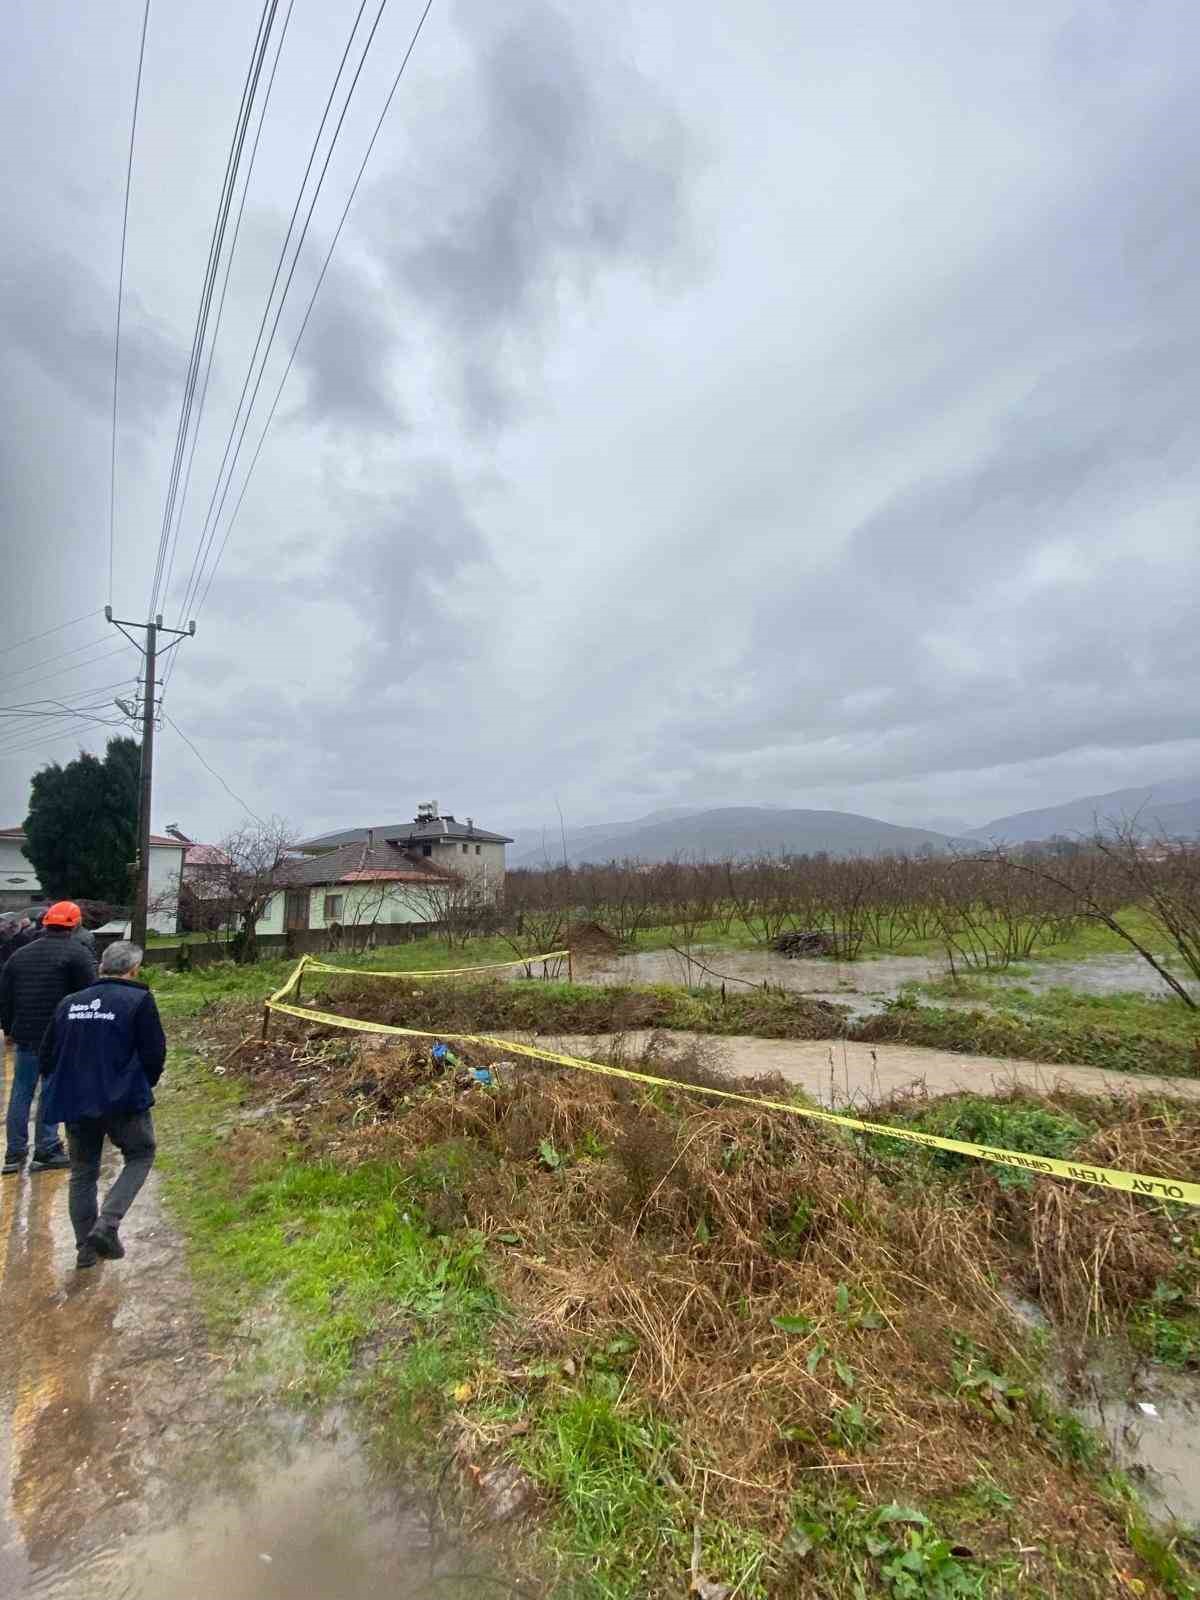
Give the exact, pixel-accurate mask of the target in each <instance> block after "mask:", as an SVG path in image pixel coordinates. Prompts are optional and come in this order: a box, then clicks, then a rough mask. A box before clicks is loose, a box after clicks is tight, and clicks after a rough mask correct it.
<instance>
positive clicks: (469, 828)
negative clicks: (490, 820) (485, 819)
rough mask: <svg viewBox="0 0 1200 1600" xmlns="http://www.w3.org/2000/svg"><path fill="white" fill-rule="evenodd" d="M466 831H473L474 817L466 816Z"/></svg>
mask: <svg viewBox="0 0 1200 1600" xmlns="http://www.w3.org/2000/svg"><path fill="white" fill-rule="evenodd" d="M467 832H468V833H474V832H475V818H474V817H468V818H467Z"/></svg>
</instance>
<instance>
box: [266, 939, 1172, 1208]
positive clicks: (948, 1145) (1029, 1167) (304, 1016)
mask: <svg viewBox="0 0 1200 1600" xmlns="http://www.w3.org/2000/svg"><path fill="white" fill-rule="evenodd" d="M306 966H312V967H318V966H320V963H319V962H315V961H313V962H310V961H309V959H308V957H307V956H305V957H303V958H302V959H301V961H300V962H299V963H298V965H297V967H296V970H295V971H294V972H293V973H292V975H291V977H290V978H289V979H288V980H287V982H286V983H285V984H284V985H283V987H282V988H281V989H278V990H276V992H275V993H274V994H273V995H272V996H271V998H270V999H269V1000H268V1001H267V1009H268V1011H279V1012H282V1013H283V1014H284V1015H286V1016H289V1017H299V1018H300V1019H301V1021H303V1022H323V1023H325V1024H327V1025H328V1026H329V1027H332V1028H348V1029H351V1030H354V1031H357V1032H359V1033H384V1034H389V1035H391V1034H395V1035H399V1036H400V1037H402V1038H408V1039H449V1040H452V1041H453V1042H454V1043H455V1044H479V1045H486V1046H487V1048H488V1049H489V1050H499V1051H504V1052H506V1053H508V1054H510V1055H521V1056H528V1057H529V1058H530V1059H532V1060H534V1061H552V1062H554V1063H555V1065H557V1066H561V1067H575V1068H577V1069H578V1070H580V1071H582V1072H597V1073H600V1074H602V1075H603V1076H604V1077H607V1078H627V1079H629V1080H630V1081H631V1082H633V1083H645V1084H651V1085H654V1086H656V1087H658V1088H662V1089H683V1090H685V1091H686V1092H688V1093H690V1094H702V1095H713V1096H715V1097H716V1098H718V1099H720V1100H733V1101H735V1102H736V1103H737V1104H739V1105H746V1106H762V1107H763V1108H764V1109H766V1110H767V1111H784V1112H787V1113H788V1115H789V1116H793V1117H807V1118H808V1119H809V1120H810V1121H812V1122H825V1123H829V1124H831V1125H832V1126H833V1127H835V1128H849V1129H851V1130H852V1131H853V1132H855V1133H877V1134H883V1135H884V1136H886V1137H887V1138H889V1139H904V1140H907V1142H908V1143H909V1144H921V1145H925V1146H926V1147H927V1148H929V1149H933V1150H950V1151H953V1153H954V1154H955V1155H960V1156H972V1157H973V1158H974V1159H975V1160H976V1161H991V1162H995V1163H996V1164H997V1165H1000V1166H1005V1167H1019V1168H1020V1169H1021V1170H1022V1171H1024V1172H1032V1173H1036V1174H1038V1175H1039V1176H1043V1177H1055V1178H1069V1179H1070V1180H1071V1181H1072V1182H1073V1183H1085V1184H1090V1185H1091V1186H1092V1187H1094V1188H1099V1189H1123V1190H1125V1191H1126V1193H1128V1194H1141V1195H1147V1196H1148V1197H1150V1198H1151V1199H1155V1200H1176V1201H1183V1202H1184V1203H1185V1204H1186V1205H1193V1206H1200V1183H1186V1182H1184V1181H1183V1179H1174V1178H1151V1177H1147V1176H1145V1175H1144V1174H1142V1173H1139V1172H1122V1171H1119V1170H1117V1169H1115V1168H1113V1167H1091V1166H1088V1167H1085V1166H1081V1165H1077V1164H1076V1163H1074V1162H1071V1161H1060V1160H1058V1159H1057V1158H1056V1157H1053V1156H1031V1155H1025V1154H1024V1153H1023V1152H1022V1151H1019V1150H1001V1149H997V1148H996V1147H994V1146H992V1145H986V1144H972V1143H969V1142H968V1141H967V1140H965V1139H944V1138H942V1136H941V1135H940V1134H933V1133H917V1132H915V1131H914V1130H913V1129H912V1128H896V1127H891V1126H889V1125H888V1124H886V1123H882V1122H863V1121H861V1120H860V1119H859V1118H858V1117H845V1116H842V1115H840V1114H839V1113H838V1112H836V1111H817V1110H815V1109H814V1108H813V1107H812V1106H798V1105H791V1104H789V1103H788V1102H786V1101H783V1100H767V1099H764V1098H763V1097H762V1096H760V1095H750V1094H735V1093H734V1092H733V1091H732V1090H729V1089H711V1088H708V1087H707V1086H705V1085H701V1084H692V1083H679V1082H677V1081H676V1080H675V1079H674V1078H658V1077H655V1076H654V1074H653V1073H650V1072H631V1071H630V1070H629V1069H628V1068H627V1067H612V1066H606V1065H605V1064H604V1063H602V1062H599V1061H585V1060H583V1059H582V1058H581V1057H579V1056H568V1055H563V1054H561V1053H560V1052H559V1051H556V1050H542V1049H540V1048H539V1047H538V1046H537V1045H531V1044H518V1043H517V1042H516V1041H515V1040H513V1039H502V1038H499V1037H497V1036H496V1035H495V1034H488V1033H439V1032H435V1031H431V1030H430V1029H428V1028H400V1027H396V1026H394V1025H392V1024H390V1023H386V1022H366V1021H363V1020H362V1019H361V1018H359V1017H339V1016H337V1015H336V1014H335V1013H334V1012H332V1011H313V1010H311V1009H310V1008H309V1007H308V1006H293V1005H288V1004H286V1003H285V1001H284V999H283V997H284V995H287V994H290V993H291V992H292V990H293V989H294V988H295V987H296V984H297V983H298V982H299V981H300V974H301V973H302V972H303V970H304V968H305V967H306ZM335 970H336V971H339V972H340V971H344V970H345V969H344V968H341V967H339V968H336V969H335ZM402 976H404V977H409V976H410V974H409V973H404V974H402Z"/></svg>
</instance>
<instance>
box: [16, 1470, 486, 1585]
mask: <svg viewBox="0 0 1200 1600" xmlns="http://www.w3.org/2000/svg"><path fill="white" fill-rule="evenodd" d="M488 1581H489V1580H488V1575H487V1573H486V1571H485V1569H484V1568H483V1567H482V1566H481V1565H480V1564H478V1563H475V1564H474V1565H472V1563H471V1562H469V1561H468V1560H467V1559H466V1558H464V1556H463V1555H462V1553H461V1552H459V1551H456V1550H455V1549H454V1548H453V1547H452V1546H448V1545H447V1544H446V1543H445V1542H443V1541H441V1540H438V1539H435V1538H432V1537H431V1535H430V1531H429V1523H428V1521H427V1520H426V1519H425V1518H424V1517H423V1516H422V1515H421V1514H419V1513H418V1512H415V1511H413V1510H412V1509H411V1508H405V1507H404V1506H403V1505H401V1504H399V1503H397V1501H396V1500H395V1498H394V1497H392V1496H390V1495H388V1494H387V1493H385V1492H383V1491H382V1490H381V1489H380V1488H378V1487H377V1486H375V1485H373V1484H372V1483H371V1482H370V1480H369V1478H368V1476H367V1474H366V1472H365V1470H364V1468H363V1465H362V1461H361V1458H360V1457H359V1456H358V1454H357V1452H356V1451H355V1449H354V1447H353V1445H352V1444H350V1443H348V1442H344V1441H343V1442H335V1443H322V1442H320V1441H318V1442H315V1443H308V1444H305V1445H302V1446H300V1447H299V1448H298V1449H296V1450H295V1451H294V1452H293V1453H292V1454H291V1456H290V1458H287V1459H284V1460H276V1461H274V1462H272V1463H271V1464H270V1465H269V1466H268V1465H265V1464H264V1466H263V1467H262V1469H261V1475H260V1476H259V1478H258V1481H257V1482H252V1483H251V1484H250V1486H249V1487H248V1488H247V1487H245V1486H244V1485H243V1486H239V1489H238V1491H237V1492H236V1494H233V1493H231V1494H229V1495H227V1496H223V1497H214V1498H211V1499H209V1500H206V1501H204V1502H202V1503H201V1504H199V1505H198V1506H196V1507H194V1508H193V1509H192V1510H191V1511H190V1512H189V1513H188V1514H187V1515H186V1517H185V1518H184V1519H183V1520H182V1521H181V1522H179V1523H178V1524H177V1525H175V1526H173V1527H171V1528H168V1529H165V1530H163V1531H161V1532H157V1533H149V1534H144V1535H141V1536H137V1537H126V1538H124V1539H117V1540H115V1541H109V1542H108V1543H107V1544H106V1545H104V1546H102V1547H99V1548H96V1547H93V1548H92V1549H90V1550H88V1551H87V1552H86V1553H84V1554H83V1555H82V1556H80V1557H78V1558H76V1560H75V1561H74V1563H72V1564H71V1565H69V1566H63V1567H57V1566H55V1565H51V1566H49V1567H46V1568H43V1569H42V1570H41V1571H40V1572H36V1573H32V1574H31V1575H30V1577H29V1579H28V1581H27V1583H26V1587H25V1588H24V1589H23V1590H17V1591H16V1592H17V1593H18V1594H22V1595H24V1596H27V1597H28V1600H166V1597H168V1596H169V1597H170V1600H214V1596H216V1597H219V1600H295V1597H296V1596H300V1595H303V1596H304V1600H379V1597H381V1596H384V1595H386V1596H388V1597H389V1600H393V1597H394V1600H407V1597H413V1600H416V1597H417V1596H422V1597H424V1596H428V1595H436V1596H437V1597H438V1600H460V1597H461V1596H465V1595H466V1594H467V1593H469V1592H475V1591H477V1590H478V1588H479V1586H480V1584H481V1582H488ZM498 1592H499V1591H498Z"/></svg>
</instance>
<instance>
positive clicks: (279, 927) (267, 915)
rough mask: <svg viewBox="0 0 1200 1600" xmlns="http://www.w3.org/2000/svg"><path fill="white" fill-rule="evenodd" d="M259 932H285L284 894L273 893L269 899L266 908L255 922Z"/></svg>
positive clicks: (256, 929)
mask: <svg viewBox="0 0 1200 1600" xmlns="http://www.w3.org/2000/svg"><path fill="white" fill-rule="evenodd" d="M254 926H255V931H256V932H257V933H282V932H283V896H282V895H281V894H273V895H272V896H271V898H270V899H269V900H268V901H267V905H266V909H265V911H264V912H263V914H262V916H261V917H259V919H258V921H257V922H256V923H255V925H254Z"/></svg>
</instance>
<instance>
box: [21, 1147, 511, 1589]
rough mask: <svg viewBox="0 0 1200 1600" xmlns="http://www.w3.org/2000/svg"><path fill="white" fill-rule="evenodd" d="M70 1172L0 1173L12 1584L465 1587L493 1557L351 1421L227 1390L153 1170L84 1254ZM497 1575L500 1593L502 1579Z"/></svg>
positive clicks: (473, 1584)
mask: <svg viewBox="0 0 1200 1600" xmlns="http://www.w3.org/2000/svg"><path fill="white" fill-rule="evenodd" d="M66 1199H67V1196H66V1174H64V1173H40V1174H38V1175H36V1176H33V1177H30V1176H25V1175H22V1176H20V1177H7V1178H5V1179H4V1181H3V1187H2V1188H0V1268H2V1270H0V1596H3V1597H4V1600H25V1597H29V1600H34V1597H36V1600H190V1597H191V1596H196V1597H197V1600H199V1597H201V1596H203V1597H204V1600H212V1597H213V1596H214V1595H215V1596H219V1597H220V1600H283V1597H284V1596H289V1597H291V1596H296V1595H304V1596H305V1597H306V1600H368V1597H371V1600H374V1597H376V1596H380V1597H382V1596H388V1597H393V1596H399V1597H407V1596H418V1595H434V1594H436V1595H437V1596H438V1597H439V1600H441V1597H445V1596H449V1597H454V1596H456V1595H458V1594H462V1593H465V1592H466V1590H467V1588H468V1587H471V1588H478V1584H479V1581H480V1576H481V1573H480V1564H479V1562H478V1561H477V1560H476V1561H471V1560H468V1558H467V1557H466V1556H465V1554H464V1552H463V1550H462V1549H461V1548H453V1547H450V1546H448V1545H447V1544H446V1543H445V1541H442V1540H436V1541H435V1539H434V1538H433V1537H432V1536H431V1533H430V1523H429V1520H428V1519H427V1518H426V1517H425V1516H424V1515H423V1514H422V1510H421V1508H420V1507H419V1506H417V1505H415V1504H414V1503H412V1502H409V1503H406V1502H404V1501H403V1500H401V1499H400V1497H399V1496H398V1495H397V1493H396V1492H395V1491H394V1490H392V1489H387V1488H384V1487H383V1486H382V1485H378V1484H376V1483H374V1482H373V1481H372V1479H371V1475H370V1473H369V1471H368V1469H367V1467H366V1465H365V1463H364V1460H363V1458H362V1455H361V1453H360V1452H359V1450H358V1448H357V1445H356V1443H355V1441H354V1438H353V1436H352V1434H351V1433H350V1432H349V1431H348V1429H346V1428H345V1427H344V1426H343V1425H340V1424H339V1423H337V1422H334V1421H327V1422H326V1423H324V1424H317V1423H314V1422H313V1421H312V1420H311V1419H310V1418H303V1417H301V1416H298V1415H294V1414H290V1413H280V1412H278V1411H273V1410H272V1409H271V1408H269V1407H266V1406H262V1405H255V1404H254V1403H253V1402H249V1401H247V1400H245V1399H244V1398H243V1399H241V1400H235V1399H233V1398H231V1397H230V1390H229V1386H228V1384H227V1383H226V1381H225V1379H226V1375H227V1374H226V1369H225V1366H224V1364H223V1362H222V1361H221V1360H218V1359H217V1358H215V1357H214V1355H213V1354H212V1352H211V1351H210V1350H209V1349H208V1347H207V1344H206V1339H205V1332H204V1328H203V1324H202V1320H201V1318H200V1315H199V1313H198V1310H197V1307H196V1304H195V1299H194V1296H193V1293H192V1290H191V1286H190V1283H189V1280H188V1275H187V1272H186V1269H185V1266H184V1264H183V1261H182V1258H181V1252H180V1249H179V1244H178V1240H177V1238H176V1236H175V1234H174V1232H173V1230H172V1228H171V1225H170V1223H169V1221H168V1220H167V1219H166V1218H165V1217H164V1214H163V1211H162V1206H161V1202H160V1197H159V1190H158V1184H157V1180H156V1177H155V1176H152V1178H151V1181H150V1183H149V1184H148V1185H147V1187H146V1189H144V1190H143V1192H142V1195H141V1197H140V1198H139V1200H138V1203H137V1205H136V1206H135V1208H134V1210H133V1211H132V1212H131V1214H130V1217H129V1219H128V1222H127V1224H126V1227H125V1228H124V1229H123V1230H122V1236H123V1238H124V1239H125V1242H126V1246H127V1249H128V1255H127V1257H126V1259H125V1260H124V1261H119V1262H111V1263H110V1262H106V1263H102V1264H101V1265H100V1266H98V1267H95V1268H92V1269H90V1270H88V1271H86V1272H78V1271H77V1270H76V1268H75V1250H74V1242H73V1239H72V1236H71V1233H70V1227H69V1224H68V1221H67V1210H66ZM497 1592H500V1591H499V1590H498V1591H497Z"/></svg>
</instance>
